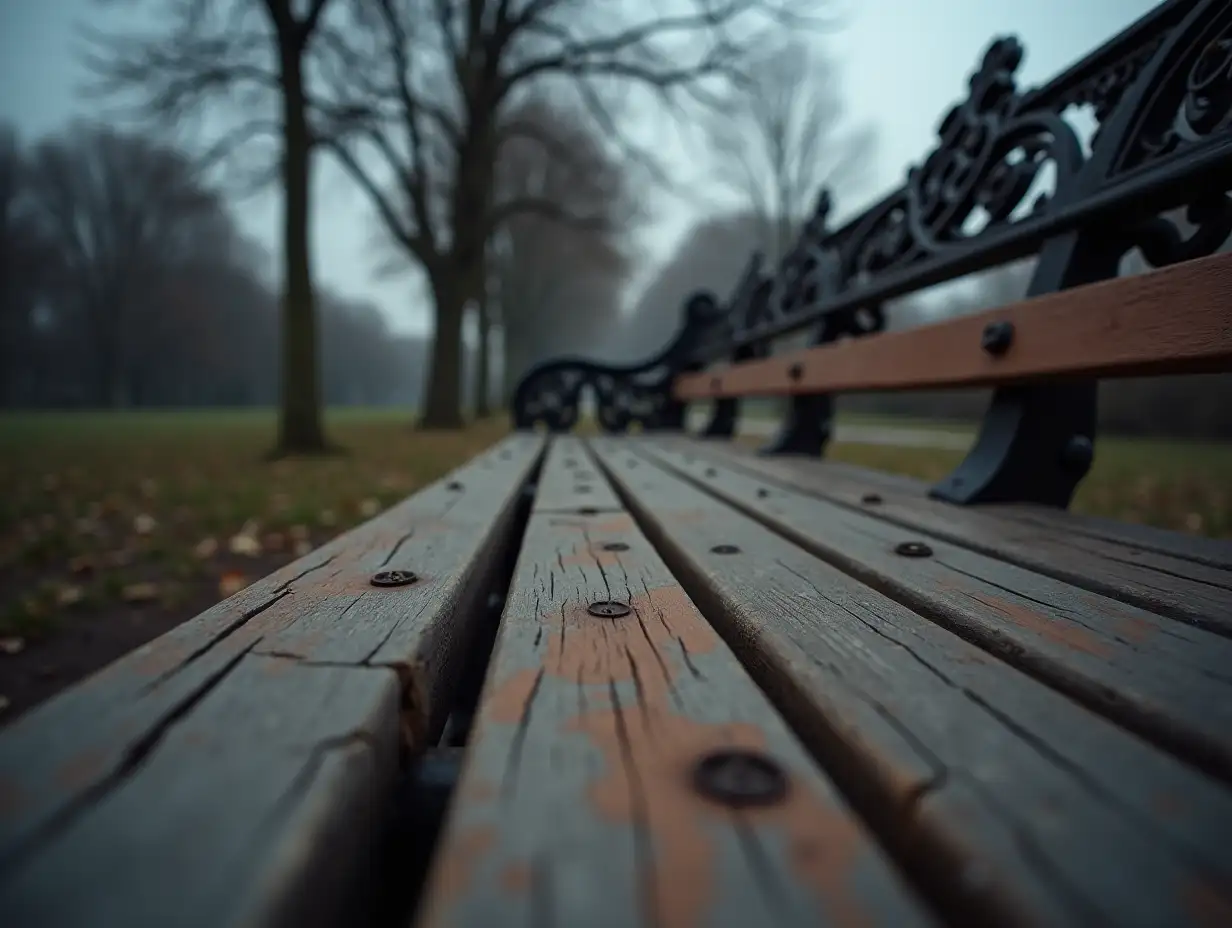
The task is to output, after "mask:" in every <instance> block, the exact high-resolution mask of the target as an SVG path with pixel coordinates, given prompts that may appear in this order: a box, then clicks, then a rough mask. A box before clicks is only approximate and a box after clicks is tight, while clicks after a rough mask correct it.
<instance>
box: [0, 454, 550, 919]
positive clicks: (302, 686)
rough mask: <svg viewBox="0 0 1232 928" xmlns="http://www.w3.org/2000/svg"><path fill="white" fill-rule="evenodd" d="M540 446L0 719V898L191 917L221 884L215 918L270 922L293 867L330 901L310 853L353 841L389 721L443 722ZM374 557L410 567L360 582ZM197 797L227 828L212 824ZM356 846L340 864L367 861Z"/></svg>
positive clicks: (60, 909)
mask: <svg viewBox="0 0 1232 928" xmlns="http://www.w3.org/2000/svg"><path fill="white" fill-rule="evenodd" d="M542 450H543V439H541V438H539V437H538V436H534V435H521V436H516V437H512V438H510V439H508V440H506V441H504V442H502V443H500V444H499V445H497V446H496V447H495V448H492V449H490V450H489V451H487V452H485V453H484V454H482V455H480V456H479V457H477V458H476V459H475V460H473V461H472V462H471V463H470V464H468V465H467V466H465V467H463V468H461V469H459V470H458V471H455V472H454V473H452V474H451V475H449V476H448V477H447V478H444V479H442V480H441V481H438V482H437V483H435V484H433V485H431V486H429V487H427V488H426V489H425V490H423V491H422V492H421V493H418V494H416V495H415V496H413V497H411V498H410V499H408V500H407V501H405V502H403V503H401V504H399V505H398V506H395V507H394V508H392V509H390V510H389V511H387V512H386V513H384V514H382V515H381V516H378V517H377V518H376V519H373V520H372V521H370V522H368V523H366V524H365V525H363V526H360V527H359V528H357V529H355V530H353V531H351V532H348V533H346V534H345V535H342V536H340V537H339V538H337V539H335V540H334V541H333V542H331V543H330V544H328V545H326V546H325V547H324V548H322V549H320V550H319V551H316V552H313V553H312V554H310V555H308V557H306V558H304V559H302V560H300V561H297V562H296V563H294V564H291V565H289V566H288V567H286V568H284V569H283V570H280V571H278V572H276V573H275V574H273V575H272V576H271V577H268V578H266V579H265V580H263V581H260V582H258V583H256V584H254V585H253V586H252V587H249V588H248V589H247V590H244V591H243V592H241V593H239V594H237V595H236V596H233V597H231V598H230V599H228V600H226V601H224V602H222V603H219V604H218V605H217V606H215V607H214V608H213V609H210V610H208V611H207V612H205V613H203V614H202V615H200V616H198V617H197V618H196V619H193V620H191V621H189V622H187V623H185V624H184V625H182V626H180V627H179V628H177V629H175V630H174V631H172V632H170V633H168V634H167V635H164V636H162V637H161V638H158V639H156V640H155V641H153V642H151V643H150V644H148V645H146V646H144V647H142V648H140V649H138V650H137V651H135V652H133V653H132V654H130V655H128V656H127V657H125V658H123V659H121V660H120V661H117V662H116V663H114V664H112V665H111V666H110V667H108V668H106V669H104V670H103V671H101V672H100V673H98V674H96V675H95V676H93V677H91V678H90V679H88V680H87V681H85V682H84V683H82V684H81V685H79V686H77V687H74V688H72V689H70V690H68V691H67V692H66V693H64V694H63V695H61V696H59V697H57V698H56V699H53V700H52V701H50V702H49V703H47V704H46V705H44V706H43V707H41V708H39V709H37V710H35V711H34V712H32V713H30V714H29V715H27V716H25V717H23V718H21V719H19V720H18V721H17V722H16V723H15V724H14V725H12V726H11V727H9V728H7V729H5V730H4V731H3V732H0V910H6V909H8V908H9V907H10V906H14V907H17V908H18V909H19V910H20V911H23V912H28V913H31V914H32V915H39V914H40V913H41V920H38V921H36V922H34V923H35V924H39V925H48V926H59V925H66V926H67V925H78V924H80V925H93V924H99V922H96V921H94V920H93V919H92V917H91V915H90V913H91V911H92V907H94V908H98V909H99V910H106V911H109V912H110V911H114V912H120V911H121V910H123V908H124V906H125V905H127V906H129V908H128V910H127V914H126V915H125V917H124V918H120V919H118V920H117V921H114V922H112V923H113V924H127V925H147V924H148V925H160V926H161V925H167V924H176V925H187V924H194V925H196V924H200V925H203V926H204V925H214V924H219V923H220V922H218V921H214V920H211V918H212V916H210V912H211V911H215V910H212V909H210V908H209V907H208V906H204V907H203V908H202V909H201V910H200V911H201V913H202V914H201V915H200V918H201V919H202V920H200V921H196V920H194V919H196V918H197V917H198V916H197V915H196V914H195V912H196V910H192V911H187V910H185V911H181V909H180V908H179V906H180V903H179V902H177V900H186V899H197V898H204V897H205V895H207V894H208V893H210V892H226V893H229V894H230V895H231V896H234V897H236V898H237V899H238V900H239V902H237V903H235V904H236V905H241V908H239V909H227V911H228V912H231V913H232V914H234V922H233V921H231V920H230V919H231V916H228V920H227V921H226V922H225V923H240V922H242V923H262V924H264V923H265V922H261V918H262V917H264V914H263V913H269V912H274V911H277V912H282V911H284V909H283V908H281V906H282V905H283V902H285V900H286V899H288V898H291V896H292V895H294V893H293V892H292V890H291V889H290V888H289V887H292V886H297V887H298V889H299V891H301V892H302V893H303V895H305V897H307V898H315V900H316V903H317V905H316V906H315V907H314V912H318V911H319V912H320V913H324V912H325V911H327V910H328V905H326V904H325V901H323V899H322V894H324V893H325V891H326V890H327V889H328V888H329V887H330V886H331V885H334V884H332V883H331V882H330V881H329V880H325V879H323V878H321V877H320V874H319V872H318V864H320V861H318V860H317V856H316V855H317V854H318V853H319V851H320V850H321V849H322V848H323V847H328V846H329V845H330V842H334V843H337V844H338V845H339V846H347V841H349V840H351V838H352V837H353V838H355V839H356V840H358V841H359V843H360V844H362V843H363V840H366V838H367V832H365V831H364V830H363V829H362V828H360V825H361V823H362V819H356V820H355V821H354V822H353V823H352V825H350V826H347V828H350V829H352V831H347V829H346V828H341V827H340V826H339V825H338V822H339V820H340V817H343V818H346V817H349V816H350V814H351V811H353V808H354V807H355V806H356V804H362V803H361V801H362V800H366V799H367V798H372V799H373V800H374V801H375V800H376V797H375V796H374V793H375V792H379V790H378V787H380V786H381V785H382V784H384V783H385V782H386V781H387V779H388V778H389V777H391V776H392V774H393V772H394V771H395V769H396V752H391V751H389V750H388V749H387V742H388V739H389V732H390V731H391V730H393V731H394V732H396V737H395V739H394V743H395V744H396V745H398V746H399V747H400V748H403V749H410V750H411V751H414V750H417V749H418V748H419V747H420V746H422V744H423V743H424V742H425V741H426V740H427V739H428V738H429V737H430V736H431V735H432V734H433V733H434V731H435V730H436V729H437V728H439V726H440V725H441V724H442V723H443V714H444V710H445V708H446V707H447V698H448V696H449V695H450V694H451V691H452V688H453V684H454V682H455V679H456V676H457V671H458V670H459V669H460V666H459V665H460V660H461V658H462V656H463V652H464V650H465V648H466V647H467V645H468V643H469V641H470V637H471V633H472V631H473V628H472V625H473V620H474V617H475V616H477V615H479V614H480V609H479V608H478V606H479V602H478V597H480V596H482V595H483V593H484V587H485V584H486V582H487V577H488V575H489V573H490V572H491V571H492V570H493V569H494V568H495V567H496V564H497V561H498V558H497V557H496V555H497V551H498V549H499V548H500V546H501V545H502V544H504V543H508V541H509V540H510V538H509V535H510V532H511V530H512V528H513V527H514V515H515V513H516V510H517V504H518V501H519V498H520V490H521V486H522V484H523V483H524V482H525V481H526V480H527V479H528V478H529V476H530V474H531V473H532V471H533V468H534V467H535V466H536V464H537V462H538V460H539V458H540V456H541V454H542ZM386 568H402V569H408V570H412V571H415V572H416V573H417V574H418V575H419V576H420V580H419V582H417V583H415V584H413V585H411V586H404V587H397V588H377V587H373V586H371V585H370V584H369V577H370V575H371V574H372V573H373V572H375V571H378V570H381V569H386ZM331 687H332V692H334V697H333V698H332V699H331V700H330V702H329V703H328V705H324V704H322V703H321V702H320V700H321V699H323V698H325V696H324V695H323V694H327V693H328V692H331ZM273 732H276V733H277V734H273ZM284 736H285V737H284ZM249 780H251V783H252V791H251V795H245V796H240V795H238V794H239V793H243V792H244V789H242V788H241V786H240V784H241V783H242V782H247V781H249ZM200 810H208V817H209V819H210V821H209V829H211V831H210V834H215V833H217V835H218V836H219V837H216V838H210V839H209V840H204V838H203V835H202V828H203V827H205V826H204V825H202V822H201V818H200V814H201V813H200ZM138 818H139V819H141V820H142V821H141V822H136V821H134V819H138ZM146 819H148V821H146ZM126 823H127V824H126ZM232 833H233V834H234V835H236V836H237V839H236V840H237V841H238V839H239V837H244V838H245V840H248V844H244V843H243V842H239V843H236V844H235V845H234V846H232V845H231V844H228V843H227V841H229V840H230V839H229V838H228V837H227V836H228V835H231V834H232ZM211 842H212V843H211ZM322 842H325V843H324V844H322ZM364 850H366V848H364V847H358V848H356V853H355V854H354V855H352V856H350V857H346V858H345V859H344V860H337V859H335V860H333V861H332V863H330V864H329V867H330V868H332V871H331V872H333V871H337V872H339V873H343V874H345V873H347V872H350V870H351V869H352V868H353V867H355V866H363V864H364V858H363V853H361V852H362V851H364ZM98 854H105V856H106V857H107V859H106V860H105V861H102V860H100V861H97V862H96V864H95V866H97V867H98V868H99V870H100V871H101V872H102V873H104V874H105V875H106V879H105V880H101V881H99V882H91V881H89V880H87V881H86V884H85V888H83V884H80V883H78V884H76V885H77V886H78V890H79V891H76V892H75V895H76V896H78V897H79V898H76V899H75V900H67V899H60V898H56V895H55V894H54V893H51V892H50V887H51V885H52V884H53V882H54V880H55V878H56V876H57V875H58V877H59V879H60V880H61V881H62V882H63V881H65V880H67V879H68V878H69V876H68V875H70V874H71V875H72V877H73V879H74V880H76V879H77V875H78V871H79V869H80V867H81V866H84V864H85V863H86V862H89V861H90V860H93V859H94V857H96V856H97V855H98ZM156 859H157V860H158V861H159V863H158V866H157V867H155V868H154V870H155V871H156V872H157V873H158V874H159V880H158V882H159V885H158V886H156V887H154V886H150V885H149V883H150V877H149V872H150V868H151V866H152V865H151V861H154V860H156ZM322 866H323V865H322ZM327 869H328V868H327ZM87 890H88V891H87ZM104 890H105V892H106V894H107V895H108V896H109V899H107V900H102V899H96V898H94V893H95V892H103V891H104ZM314 893H315V895H314ZM278 894H281V895H278ZM280 900H282V901H280ZM335 901H336V900H335ZM225 904H226V905H231V904H232V902H230V901H229V902H227V903H225ZM219 905H224V903H222V902H220V903H219ZM219 911H221V910H219ZM286 911H287V914H286V918H287V919H289V920H290V922H291V923H300V922H301V921H304V920H306V921H308V922H309V923H316V918H317V917H318V916H317V915H316V914H314V913H313V912H309V913H307V914H306V915H305V914H303V913H302V912H299V911H298V910H294V911H292V910H289V909H288V910H286ZM241 916H242V917H241ZM273 921H274V922H277V923H283V922H282V918H281V917H280V918H278V919H274V920H273ZM271 923H273V922H271Z"/></svg>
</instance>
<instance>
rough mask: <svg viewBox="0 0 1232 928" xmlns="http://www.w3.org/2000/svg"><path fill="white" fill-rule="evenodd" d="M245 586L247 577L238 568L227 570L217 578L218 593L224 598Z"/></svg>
mask: <svg viewBox="0 0 1232 928" xmlns="http://www.w3.org/2000/svg"><path fill="white" fill-rule="evenodd" d="M246 586H248V578H247V577H245V576H244V575H243V574H242V573H240V572H239V571H238V570H229V571H227V572H226V573H225V574H223V575H222V576H221V577H219V578H218V595H220V596H222V597H223V598H224V599H225V598H226V597H228V596H234V595H235V594H236V593H238V592H239V591H240V590H242V589H244V587H246Z"/></svg>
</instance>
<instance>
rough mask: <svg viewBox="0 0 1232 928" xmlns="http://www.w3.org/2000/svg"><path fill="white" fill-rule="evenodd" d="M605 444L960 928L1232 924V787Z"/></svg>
mask: <svg viewBox="0 0 1232 928" xmlns="http://www.w3.org/2000/svg"><path fill="white" fill-rule="evenodd" d="M594 444H595V446H596V447H599V448H602V449H603V450H604V451H605V452H606V453H605V455H604V457H603V461H604V466H605V467H606V468H607V469H608V471H609V474H610V476H611V477H612V478H613V479H614V480H615V481H616V482H617V484H618V485H619V487H620V488H621V490H622V491H623V493H624V494H625V496H626V499H627V500H628V503H629V505H630V507H631V509H632V511H633V512H634V514H635V515H636V517H637V518H638V519H639V521H640V522H641V524H642V525H643V527H644V528H645V530H646V532H647V535H648V537H649V538H650V540H651V541H652V542H653V543H654V544H655V545H656V547H657V549H658V550H659V551H660V553H661V554H662V555H663V556H664V558H665V559H666V561H667V563H668V565H669V566H670V568H671V569H672V571H673V572H674V574H675V575H676V576H677V578H679V579H680V580H681V581H682V582H683V583H684V585H685V587H686V589H687V590H688V591H689V592H690V594H691V595H692V596H693V597H694V599H695V600H696V601H697V602H698V603H699V604H700V605H701V606H702V608H703V609H705V611H706V613H707V615H708V616H709V617H710V618H711V620H712V622H713V623H714V624H715V626H716V628H717V629H718V630H719V631H720V632H721V634H722V635H723V637H724V639H725V640H726V641H727V642H728V643H729V644H730V645H731V646H732V647H733V649H734V650H735V651H736V653H737V655H738V656H739V657H740V658H742V659H743V660H744V662H745V666H746V667H748V668H749V669H750V672H751V673H752V674H753V675H754V677H755V679H756V680H757V682H758V683H760V684H761V685H762V687H763V688H764V689H765V690H766V691H767V692H768V693H769V694H771V695H772V696H773V697H774V698H775V701H776V703H777V705H778V706H779V707H780V708H781V709H782V710H783V711H784V713H785V715H786V717H787V718H788V719H789V720H790V721H791V722H792V724H793V726H794V728H795V730H796V731H797V732H799V733H800V734H801V736H802V737H803V738H804V739H805V740H806V742H807V743H808V744H809V746H810V747H811V748H812V749H813V751H814V754H815V755H816V756H818V757H819V758H820V759H821V760H822V762H823V764H824V766H825V767H826V769H827V770H828V771H830V772H832V773H833V774H834V776H835V777H836V779H837V780H838V782H839V784H840V786H842V787H843V788H844V789H845V791H846V792H847V793H848V794H849V795H851V796H853V797H854V798H855V801H856V803H857V805H858V806H859V808H860V809H861V810H862V811H866V814H867V816H868V817H869V819H870V820H871V821H872V822H873V823H874V825H875V827H876V829H877V831H878V833H879V835H881V836H882V837H883V838H884V839H885V840H886V842H887V843H888V845H889V846H890V847H892V848H894V849H895V850H896V851H897V852H898V853H899V854H901V855H902V857H903V859H905V860H906V861H907V862H908V863H909V864H910V866H911V867H912V868H913V869H914V870H916V872H917V875H918V876H919V877H920V878H921V879H922V880H924V881H926V882H927V883H928V884H929V885H933V886H935V891H936V893H937V896H938V898H939V899H941V900H943V905H948V906H952V907H953V908H952V911H951V912H948V913H947V914H952V915H953V918H954V923H962V924H989V925H993V924H995V925H1041V926H1067V925H1074V926H1086V925H1095V924H1115V925H1118V926H1158V925H1188V924H1194V925H1197V924H1218V923H1226V922H1227V919H1228V918H1229V916H1230V915H1232V890H1230V887H1232V857H1230V856H1229V855H1228V854H1227V853H1226V836H1227V835H1228V834H1229V833H1230V830H1232V793H1230V792H1229V791H1228V790H1227V789H1226V788H1225V787H1223V786H1220V785H1218V784H1216V783H1215V782H1214V781H1212V780H1210V779H1208V778H1207V777H1205V776H1203V775H1202V774H1200V773H1198V772H1196V771H1194V770H1192V769H1191V768H1189V767H1187V766H1185V765H1183V764H1182V763H1180V762H1178V761H1177V760H1175V759H1174V758H1172V757H1170V756H1169V755H1167V754H1166V753H1164V752H1161V751H1158V750H1156V749H1154V748H1152V747H1151V746H1150V745H1148V744H1147V743H1146V742H1144V741H1142V740H1141V739H1139V738H1137V737H1134V736H1133V735H1132V734H1130V733H1128V732H1126V731H1124V730H1123V729H1121V728H1119V727H1117V726H1116V725H1114V724H1112V723H1110V722H1109V721H1107V720H1105V719H1103V718H1101V717H1100V716H1098V715H1096V714H1094V713H1091V712H1089V711H1088V710H1086V709H1085V708H1083V707H1082V706H1080V705H1078V704H1076V703H1074V702H1073V701H1071V700H1069V699H1067V698H1066V697H1065V696H1064V695H1062V694H1060V693H1058V692H1056V691H1054V690H1053V689H1051V688H1049V687H1047V686H1045V685H1043V684H1042V683H1040V682H1038V681H1037V680H1035V679H1033V678H1031V677H1030V676H1028V675H1026V674H1024V673H1021V672H1019V671H1017V670H1015V669H1014V668H1013V667H1011V666H1009V665H1007V664H1006V663H1004V662H1002V661H999V660H997V659H995V658H994V657H992V656H991V655H989V654H988V653H987V652H985V651H984V650H983V649H981V648H979V647H976V646H974V645H972V644H970V643H968V642H967V641H965V640H963V639H962V638H961V637H959V636H958V635H955V634H953V633H951V632H949V631H947V630H946V629H944V628H942V627H941V626H939V625H937V624H936V623H934V622H932V621H929V620H928V619H926V618H924V617H922V616H921V615H919V614H918V613H916V612H915V611H913V610H912V609H910V608H908V607H906V606H904V605H902V604H900V603H898V602H896V601H894V600H893V599H891V598H889V597H887V596H885V595H882V594H881V593H879V592H877V591H875V590H873V589H870V588H869V587H867V586H865V585H864V584H863V583H861V582H860V581H858V580H856V579H854V578H852V577H850V576H848V575H846V574H844V573H843V572H841V571H840V570H838V569H836V568H835V567H833V566H831V565H829V564H826V563H824V562H822V561H821V560H819V559H817V558H816V557H814V556H812V555H810V554H809V553H807V552H806V551H804V550H802V549H801V548H800V547H798V546H797V545H794V544H792V543H791V542H789V541H788V540H786V539H784V538H782V537H780V536H778V535H776V534H774V533H773V532H771V531H769V530H767V529H766V528H765V527H764V526H762V525H760V524H759V523H758V522H757V521H756V520H754V519H752V518H750V517H748V516H746V515H743V514H741V513H739V512H737V511H735V510H734V509H733V508H731V507H729V506H726V505H723V504H721V503H720V502H718V501H717V500H715V499H714V498H713V497H712V496H711V495H709V494H708V493H704V492H702V491H701V490H700V489H698V488H696V487H695V486H694V485H692V484H691V483H690V482H688V481H686V480H684V479H682V478H681V477H680V476H678V475H675V474H673V473H670V472H668V471H666V470H663V469H660V467H658V466H656V464H655V463H653V462H651V461H650V460H649V458H641V459H640V461H639V456H640V455H642V454H643V453H644V452H643V449H644V447H645V446H644V445H642V446H635V445H633V444H631V443H630V442H628V441H627V440H621V439H596V440H594ZM631 463H640V465H641V466H638V467H630V464H631ZM827 528H829V529H830V530H831V531H833V526H827ZM848 541H850V542H851V543H852V544H853V545H858V542H857V541H855V540H853V539H851V538H850V536H848V535H847V534H844V533H836V542H848ZM724 545H726V546H734V547H735V548H737V549H738V550H737V551H735V552H733V553H727V554H719V553H716V552H715V549H716V548H718V547H719V546H724ZM720 550H727V549H724V548H720Z"/></svg>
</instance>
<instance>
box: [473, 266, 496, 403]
mask: <svg viewBox="0 0 1232 928" xmlns="http://www.w3.org/2000/svg"><path fill="white" fill-rule="evenodd" d="M485 277H486V275H485ZM489 290H490V282H489V281H488V280H486V279H485V280H484V282H483V284H482V285H481V286H480V287H479V288H478V291H477V293H476V294H475V297H476V299H475V308H476V317H477V318H476V322H477V323H478V326H477V328H478V329H479V346H478V351H476V352H475V418H477V419H483V418H486V417H488V416H490V415H491V414H492V410H491V408H490V406H489V400H490V398H491V395H492V387H491V384H490V382H489V377H490V375H491V370H492V357H491V345H490V342H491V337H492V313H491V306H490V305H489V304H488V298H489V294H488V291H489Z"/></svg>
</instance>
